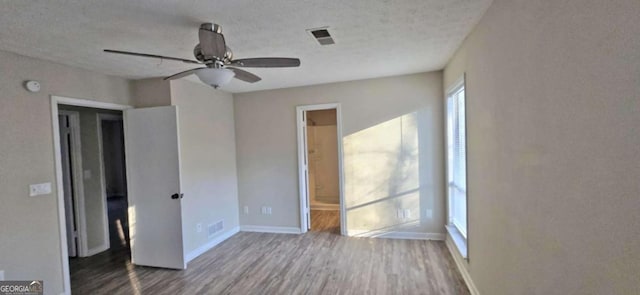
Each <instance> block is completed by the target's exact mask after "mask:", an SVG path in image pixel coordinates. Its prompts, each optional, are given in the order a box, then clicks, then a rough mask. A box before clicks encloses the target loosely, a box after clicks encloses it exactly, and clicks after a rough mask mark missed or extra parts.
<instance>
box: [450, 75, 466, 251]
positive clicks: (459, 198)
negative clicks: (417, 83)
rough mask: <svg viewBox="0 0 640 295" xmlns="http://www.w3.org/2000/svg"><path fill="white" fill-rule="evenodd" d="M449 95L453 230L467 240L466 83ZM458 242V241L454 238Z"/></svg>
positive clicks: (460, 84) (454, 88) (451, 223)
mask: <svg viewBox="0 0 640 295" xmlns="http://www.w3.org/2000/svg"><path fill="white" fill-rule="evenodd" d="M455 85H456V86H454V87H453V88H452V89H451V91H449V93H448V95H447V155H448V159H447V167H448V169H447V170H448V175H447V178H448V179H447V180H448V188H447V189H448V197H449V229H450V231H451V230H453V231H454V232H455V231H457V233H459V235H461V236H462V238H463V239H465V240H466V238H467V146H466V124H465V91H464V79H462V80H461V81H460V82H459V83H457V84H455ZM454 240H455V238H454Z"/></svg>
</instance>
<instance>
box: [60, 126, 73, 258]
mask: <svg viewBox="0 0 640 295" xmlns="http://www.w3.org/2000/svg"><path fill="white" fill-rule="evenodd" d="M58 123H59V125H58V126H59V127H60V159H61V162H62V183H63V185H64V189H63V191H64V212H65V221H66V225H67V251H68V253H69V256H70V257H76V256H78V253H77V248H76V247H77V244H76V237H77V234H76V225H75V224H76V221H75V218H74V215H75V210H74V206H73V203H74V202H73V185H72V184H71V179H72V176H71V167H72V165H71V147H70V142H71V128H70V126H69V116H68V115H58Z"/></svg>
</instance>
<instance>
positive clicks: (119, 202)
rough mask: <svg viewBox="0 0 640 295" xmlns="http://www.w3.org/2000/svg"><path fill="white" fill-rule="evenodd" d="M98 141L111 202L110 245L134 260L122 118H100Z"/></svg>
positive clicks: (107, 192) (104, 179) (108, 211)
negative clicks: (131, 251)
mask: <svg viewBox="0 0 640 295" xmlns="http://www.w3.org/2000/svg"><path fill="white" fill-rule="evenodd" d="M98 133H99V136H98V140H99V141H100V145H99V147H100V153H99V154H100V159H101V163H102V165H101V166H102V169H101V170H102V172H103V174H102V175H103V187H102V190H103V191H104V193H105V196H106V199H107V220H108V224H109V245H110V251H111V252H121V253H125V255H127V256H130V252H129V251H130V247H129V242H130V236H129V219H128V216H127V215H128V214H127V209H128V208H129V200H128V198H127V176H126V160H125V156H124V123H123V120H122V115H121V114H112V113H111V114H107V113H99V114H98Z"/></svg>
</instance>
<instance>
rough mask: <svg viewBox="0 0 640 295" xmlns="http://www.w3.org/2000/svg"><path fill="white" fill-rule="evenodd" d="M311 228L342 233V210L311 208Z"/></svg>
mask: <svg viewBox="0 0 640 295" xmlns="http://www.w3.org/2000/svg"><path fill="white" fill-rule="evenodd" d="M311 230H312V231H326V232H330V233H334V234H338V235H339V234H340V211H337V210H311Z"/></svg>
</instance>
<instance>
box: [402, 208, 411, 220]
mask: <svg viewBox="0 0 640 295" xmlns="http://www.w3.org/2000/svg"><path fill="white" fill-rule="evenodd" d="M403 216H404V219H409V218H411V210H409V209H404V212H403Z"/></svg>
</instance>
